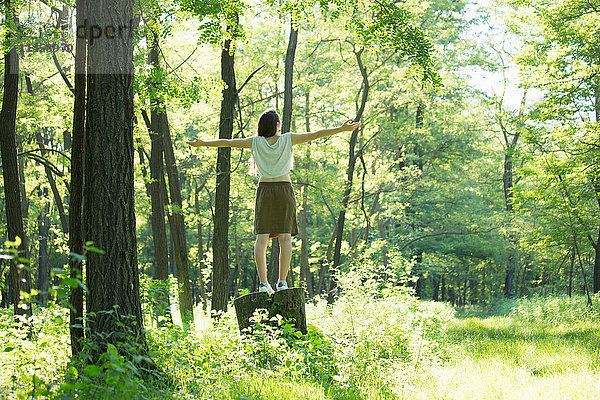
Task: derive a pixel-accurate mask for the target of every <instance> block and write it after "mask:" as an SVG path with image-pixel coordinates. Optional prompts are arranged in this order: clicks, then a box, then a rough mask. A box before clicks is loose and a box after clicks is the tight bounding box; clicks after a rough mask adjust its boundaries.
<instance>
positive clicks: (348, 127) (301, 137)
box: [292, 119, 360, 145]
mask: <svg viewBox="0 0 600 400" xmlns="http://www.w3.org/2000/svg"><path fill="white" fill-rule="evenodd" d="M359 125H360V121H356V122H352V120H351V119H349V120H347V121H346V122H344V123H343V124H342V125H340V126H338V127H336V128H328V129H320V130H318V131H314V132H306V133H292V145H296V144H300V143H306V142H310V141H311V140H315V139H319V138H322V137H326V136H331V135H335V134H336V133H340V132H350V131H354V130H355V129H356V128H358V126H359Z"/></svg>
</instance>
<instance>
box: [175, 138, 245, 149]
mask: <svg viewBox="0 0 600 400" xmlns="http://www.w3.org/2000/svg"><path fill="white" fill-rule="evenodd" d="M193 139H194V140H190V141H188V142H186V143H187V144H189V145H190V146H192V147H200V146H206V147H238V148H244V149H249V148H251V147H252V136H250V137H247V138H237V139H213V140H202V139H198V138H196V137H195V138H193Z"/></svg>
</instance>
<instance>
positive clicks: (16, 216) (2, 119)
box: [0, 0, 32, 321]
mask: <svg viewBox="0 0 600 400" xmlns="http://www.w3.org/2000/svg"><path fill="white" fill-rule="evenodd" d="M14 8H15V4H14V3H13V2H11V1H10V0H5V1H4V11H5V13H6V15H5V23H7V24H8V26H9V28H10V32H8V35H7V36H6V39H5V40H6V41H7V42H5V44H6V45H7V48H8V51H7V52H6V53H4V93H3V98H2V110H1V111H0V149H1V155H2V177H3V179H4V201H5V207H6V227H7V233H8V240H10V241H14V240H15V238H16V237H17V236H18V237H20V238H21V244H20V245H19V248H18V249H19V256H20V257H23V258H28V254H27V237H25V231H24V229H23V214H22V209H21V190H20V188H19V170H18V166H17V146H16V117H17V98H18V90H19V57H18V56H17V49H16V48H15V47H9V45H8V41H9V40H13V39H14V36H15V35H14V32H15V30H16V28H17V25H18V19H17V12H16V11H15V9H14ZM19 264H20V263H18V262H17V260H11V263H10V271H11V277H12V303H13V306H14V315H15V318H16V319H17V321H18V320H20V318H19V317H20V316H23V317H30V316H31V315H32V310H31V306H30V305H28V306H26V307H23V308H22V307H19V301H20V299H19V297H20V293H21V291H24V292H27V293H28V292H29V291H30V290H31V280H30V274H29V270H28V269H25V268H19V267H18V265H19Z"/></svg>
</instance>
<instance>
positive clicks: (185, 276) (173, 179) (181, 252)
mask: <svg viewBox="0 0 600 400" xmlns="http://www.w3.org/2000/svg"><path fill="white" fill-rule="evenodd" d="M160 109H161V110H162V112H161V113H160V120H161V124H160V125H161V130H162V136H163V145H164V155H165V164H166V168H167V175H168V177H169V193H170V195H171V208H172V212H171V213H170V216H169V225H170V227H171V238H172V239H173V249H174V258H175V270H176V275H177V281H178V282H179V292H178V294H179V310H180V314H181V321H182V322H183V323H184V324H186V325H187V324H193V322H194V304H193V301H192V293H191V287H190V278H189V271H188V257H187V242H186V238H185V221H184V219H183V213H182V209H183V206H182V204H183V202H182V200H181V186H180V184H179V173H178V172H177V164H176V161H175V152H174V151H173V143H172V141H171V132H170V128H169V121H168V119H167V112H166V110H165V109H164V107H162V106H161V107H160Z"/></svg>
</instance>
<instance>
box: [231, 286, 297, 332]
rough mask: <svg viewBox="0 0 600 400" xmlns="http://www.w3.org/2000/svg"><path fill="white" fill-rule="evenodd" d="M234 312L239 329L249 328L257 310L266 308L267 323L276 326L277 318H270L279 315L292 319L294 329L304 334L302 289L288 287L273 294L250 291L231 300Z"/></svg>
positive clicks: (285, 318)
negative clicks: (273, 319)
mask: <svg viewBox="0 0 600 400" xmlns="http://www.w3.org/2000/svg"><path fill="white" fill-rule="evenodd" d="M233 304H234V306H235V313H236V316H237V320H238V326H239V328H240V331H242V332H245V331H244V330H245V329H248V328H250V327H251V326H252V325H253V322H252V321H251V320H250V319H251V318H252V317H253V316H254V314H255V312H256V311H257V310H261V309H263V310H267V319H266V321H264V322H266V323H267V324H270V325H273V326H278V323H277V320H275V321H271V319H272V318H274V317H277V315H281V317H282V318H283V319H284V320H292V319H293V321H294V322H293V324H294V326H295V328H296V330H298V331H300V332H302V333H303V334H306V332H307V330H306V312H305V309H304V289H303V288H290V289H287V290H282V291H281V292H275V293H274V294H273V296H269V295H268V294H267V293H265V292H263V293H258V292H254V293H250V294H247V295H244V296H241V297H238V298H237V299H235V300H233Z"/></svg>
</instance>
